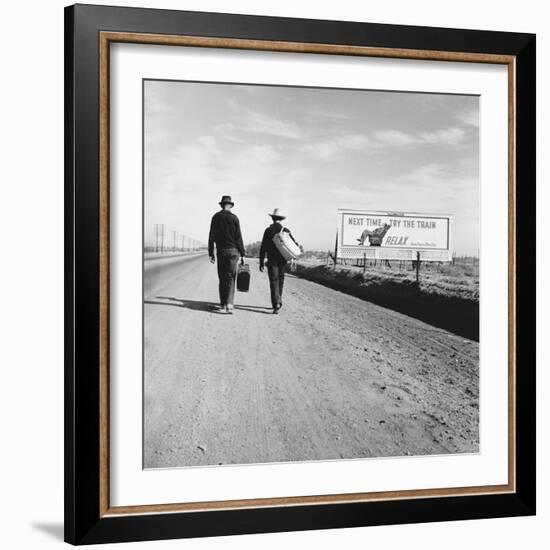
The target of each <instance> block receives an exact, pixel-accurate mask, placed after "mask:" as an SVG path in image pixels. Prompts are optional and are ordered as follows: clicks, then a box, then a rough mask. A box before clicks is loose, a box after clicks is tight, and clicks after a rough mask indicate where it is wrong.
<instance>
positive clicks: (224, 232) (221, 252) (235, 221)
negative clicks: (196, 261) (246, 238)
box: [208, 195, 244, 313]
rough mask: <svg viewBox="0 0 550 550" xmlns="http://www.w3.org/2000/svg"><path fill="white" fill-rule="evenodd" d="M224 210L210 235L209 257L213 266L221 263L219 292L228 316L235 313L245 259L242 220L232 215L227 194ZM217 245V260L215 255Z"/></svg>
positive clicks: (218, 214)
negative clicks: (240, 267) (239, 267)
mask: <svg viewBox="0 0 550 550" xmlns="http://www.w3.org/2000/svg"><path fill="white" fill-rule="evenodd" d="M219 204H220V206H221V208H222V209H221V210H220V211H219V212H216V214H214V216H213V217H212V222H211V224H210V234H209V236H208V255H209V256H210V261H211V262H212V263H215V262H216V257H217V260H218V279H219V293H220V308H221V309H222V310H225V311H226V312H227V313H233V298H234V296H235V278H236V276H237V263H238V261H239V257H240V258H241V260H242V259H243V257H244V245H243V237H242V235H241V226H240V223H239V218H237V216H235V214H233V212H231V209H232V208H233V206H234V205H235V203H234V202H233V201H232V200H231V197H230V196H229V195H224V196H223V197H222V200H221V201H220V203H219ZM214 244H216V257H215V256H214Z"/></svg>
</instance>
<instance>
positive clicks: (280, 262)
mask: <svg viewBox="0 0 550 550" xmlns="http://www.w3.org/2000/svg"><path fill="white" fill-rule="evenodd" d="M268 215H269V216H271V219H272V220H273V223H272V224H271V225H270V226H269V227H268V228H267V229H266V230H265V231H264V236H263V239H262V246H261V247H260V271H263V270H264V260H265V258H266V256H267V274H268V276H269V288H270V291H271V305H272V307H273V313H275V314H277V313H279V310H280V309H281V307H283V286H284V282H285V271H286V264H287V260H285V258H283V256H282V255H281V253H280V252H279V251H278V250H277V247H276V246H275V243H274V242H273V237H274V236H275V235H276V234H277V233H279V232H280V231H285V232H287V233H288V234H289V235H290V237H291V239H292V240H293V241H294V242H295V243H296V240H295V239H294V237H293V236H292V233H291V232H290V229H288V227H283V224H282V221H283V220H284V219H286V216H285V215H284V214H283V213H282V212H281V210H280V209H279V208H275V209H274V210H273V212H272V213H271V214H268ZM296 244H298V243H296Z"/></svg>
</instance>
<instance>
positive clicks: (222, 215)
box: [208, 210, 244, 256]
mask: <svg viewBox="0 0 550 550" xmlns="http://www.w3.org/2000/svg"><path fill="white" fill-rule="evenodd" d="M214 243H216V249H217V250H221V249H223V248H236V249H237V250H238V251H239V254H240V255H241V256H244V244H243V237H242V235H241V226H240V224H239V218H237V216H235V214H233V212H231V211H230V210H220V211H219V212H217V213H216V214H214V216H212V223H211V224H210V234H209V235H208V255H209V256H213V255H214Z"/></svg>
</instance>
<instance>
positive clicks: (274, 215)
mask: <svg viewBox="0 0 550 550" xmlns="http://www.w3.org/2000/svg"><path fill="white" fill-rule="evenodd" d="M268 216H271V217H272V218H277V219H279V220H284V219H285V218H286V216H285V215H284V214H281V211H280V209H279V208H274V209H273V212H272V213H271V214H268Z"/></svg>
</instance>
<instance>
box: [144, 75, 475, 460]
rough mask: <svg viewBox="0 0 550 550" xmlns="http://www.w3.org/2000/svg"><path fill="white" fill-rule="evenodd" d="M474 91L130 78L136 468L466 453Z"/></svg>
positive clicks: (471, 423)
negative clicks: (138, 158) (138, 137)
mask: <svg viewBox="0 0 550 550" xmlns="http://www.w3.org/2000/svg"><path fill="white" fill-rule="evenodd" d="M479 130H480V128H479V97H478V96H475V95H459V94H434V93H415V92H402V91H401V92H392V91H377V90H363V89H338V88H313V87H293V86H271V85H254V84H231V83H216V82H192V81H171V80H149V79H145V80H144V81H143V393H144V395H143V428H144V430H143V434H144V435H143V437H144V441H143V467H144V468H146V469H150V468H178V467H196V466H213V465H215V466H220V465H221V466H223V465H238V464H258V463H280V462H300V461H324V460H341V459H367V458H371V459H372V458H381V457H384V458H386V457H401V458H406V457H410V456H417V457H418V456H426V455H452V454H466V453H478V452H479V450H480V441H479V431H480V430H479V298H480V297H479V262H480V257H479V242H480V237H479V233H480V214H479V208H480V204H479V195H480V185H479Z"/></svg>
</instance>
